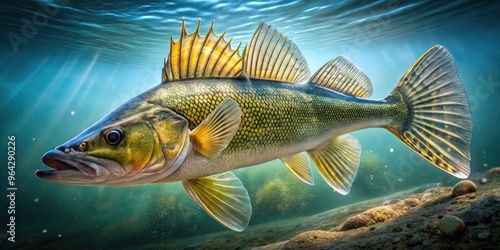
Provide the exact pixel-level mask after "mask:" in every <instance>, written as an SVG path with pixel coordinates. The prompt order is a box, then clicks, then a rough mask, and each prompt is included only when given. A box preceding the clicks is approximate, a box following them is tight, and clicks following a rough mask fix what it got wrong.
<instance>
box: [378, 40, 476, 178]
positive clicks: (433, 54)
mask: <svg viewBox="0 0 500 250" xmlns="http://www.w3.org/2000/svg"><path fill="white" fill-rule="evenodd" d="M389 98H400V99H401V100H402V101H403V102H404V103H405V104H406V107H407V111H408V112H407V114H408V115H407V117H406V119H404V122H402V124H398V125H397V126H394V127H389V128H388V129H389V131H391V132H392V133H393V134H394V135H396V136H397V137H398V138H399V139H401V140H402V141H403V142H404V143H406V145H408V146H409V147H410V148H411V149H413V150H414V151H416V152H417V153H419V154H420V155H421V156H422V157H424V158H425V159H427V160H428V161H429V162H431V163H432V164H434V165H435V166H436V167H438V168H440V169H442V170H444V171H446V172H448V173H450V174H452V175H454V176H456V177H458V178H464V179H465V178H467V177H468V176H469V174H470V143H471V137H472V121H471V111H470V107H469V101H468V99H467V94H466V92H465V89H464V86H463V85H462V82H461V81H460V79H459V77H458V73H457V69H456V67H455V63H454V61H453V58H452V56H451V54H450V53H449V52H448V50H446V49H445V48H444V47H442V46H440V45H436V46H434V47H432V48H431V49H429V50H428V51H427V52H425V53H424V54H423V55H422V56H421V57H420V58H419V59H418V60H417V61H416V62H415V64H414V65H413V66H412V67H411V68H410V69H409V70H408V72H407V73H406V74H405V75H404V76H403V78H402V79H401V81H400V82H399V84H398V86H397V87H396V89H394V91H393V92H392V93H391V95H389V97H387V99H389Z"/></svg>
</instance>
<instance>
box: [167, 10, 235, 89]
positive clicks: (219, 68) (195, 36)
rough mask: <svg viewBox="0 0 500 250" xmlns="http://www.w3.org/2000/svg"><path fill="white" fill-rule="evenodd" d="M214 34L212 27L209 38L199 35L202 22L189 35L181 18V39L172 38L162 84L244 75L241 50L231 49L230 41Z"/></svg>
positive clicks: (212, 26)
mask: <svg viewBox="0 0 500 250" xmlns="http://www.w3.org/2000/svg"><path fill="white" fill-rule="evenodd" d="M225 34H226V32H224V33H222V35H220V36H218V35H216V34H215V32H214V23H213V22H212V24H211V25H210V28H209V29H208V33H207V35H206V36H201V35H200V22H199V21H198V26H197V27H196V30H195V31H194V32H193V33H191V34H188V33H187V32H186V25H185V23H184V19H182V30H181V37H180V38H179V40H178V41H174V39H173V38H172V37H171V38H170V54H169V55H168V59H167V60H166V61H165V65H164V66H163V70H162V82H163V83H165V82H171V81H175V80H182V79H192V78H233V77H238V76H239V75H241V72H242V64H241V56H240V54H239V49H240V46H241V43H240V44H238V46H237V47H236V49H232V48H231V41H232V40H233V39H232V38H231V39H230V40H229V41H226V40H225V39H224V35H225Z"/></svg>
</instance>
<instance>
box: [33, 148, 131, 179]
mask: <svg viewBox="0 0 500 250" xmlns="http://www.w3.org/2000/svg"><path fill="white" fill-rule="evenodd" d="M42 162H43V163H44V164H45V165H47V166H49V167H51V168H52V169H40V170H37V171H36V172H35V174H36V176H38V177H40V178H42V179H45V180H49V181H54V182H60V183H66V184H74V185H84V186H92V185H102V184H104V182H105V181H106V180H107V179H108V177H109V176H110V175H112V172H111V171H109V170H108V168H109V167H110V166H113V169H123V172H125V168H123V166H121V165H120V164H119V163H117V162H115V161H112V160H108V159H101V158H96V157H91V156H86V155H83V154H77V153H74V152H70V153H65V152H63V151H61V150H58V149H56V150H50V151H48V152H47V153H45V154H44V155H43V156H42ZM114 165H120V167H118V166H114ZM114 172H115V171H114Z"/></svg>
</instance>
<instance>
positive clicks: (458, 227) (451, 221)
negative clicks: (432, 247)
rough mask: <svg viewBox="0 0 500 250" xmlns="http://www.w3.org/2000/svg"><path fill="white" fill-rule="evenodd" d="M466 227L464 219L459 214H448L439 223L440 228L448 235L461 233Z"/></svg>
mask: <svg viewBox="0 0 500 250" xmlns="http://www.w3.org/2000/svg"><path fill="white" fill-rule="evenodd" d="M464 229H465V223H464V221H463V220H462V219H460V218H458V217H457V216H446V217H444V218H443V219H441V222H440V223H439V230H441V232H442V233H443V234H444V235H447V236H456V235H459V234H460V233H462V232H463V231H464Z"/></svg>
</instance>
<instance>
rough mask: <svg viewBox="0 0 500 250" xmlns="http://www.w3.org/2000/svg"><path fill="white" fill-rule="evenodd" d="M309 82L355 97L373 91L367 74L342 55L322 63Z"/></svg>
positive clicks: (368, 95) (365, 95)
mask: <svg viewBox="0 0 500 250" xmlns="http://www.w3.org/2000/svg"><path fill="white" fill-rule="evenodd" d="M311 83H313V84H316V85H319V86H322V87H325V88H329V89H332V90H335V91H337V92H341V93H344V94H348V95H353V96H357V97H364V98H366V97H370V96H371V94H372V92H373V87H372V83H371V82H370V79H369V78H368V76H366V75H365V73H363V71H361V69H360V68H359V67H358V66H356V64H354V63H353V62H352V61H351V60H349V59H347V57H344V56H338V57H336V58H334V59H332V60H330V61H329V62H328V63H326V64H325V65H323V67H321V68H320V69H319V70H318V71H317V72H316V73H314V75H313V76H312V77H311Z"/></svg>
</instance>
